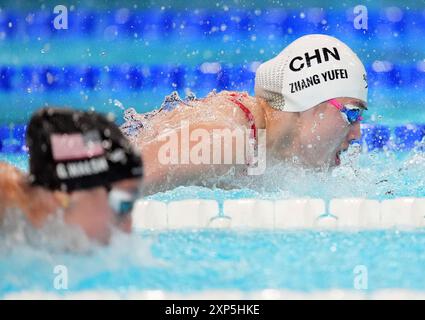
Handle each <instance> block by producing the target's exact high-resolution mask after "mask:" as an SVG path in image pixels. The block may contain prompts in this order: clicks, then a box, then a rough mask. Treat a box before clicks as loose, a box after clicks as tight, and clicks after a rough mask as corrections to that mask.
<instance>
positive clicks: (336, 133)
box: [300, 98, 364, 167]
mask: <svg viewBox="0 0 425 320" xmlns="http://www.w3.org/2000/svg"><path fill="white" fill-rule="evenodd" d="M336 100H337V101H339V102H340V103H342V104H347V103H349V104H352V105H356V106H359V107H362V106H364V102H363V101H361V100H358V99H352V98H337V99H336ZM301 126H302V127H301V136H300V157H301V161H302V162H303V163H304V164H306V165H308V166H312V167H321V166H330V167H333V166H338V165H339V164H340V154H341V153H342V152H344V151H346V150H347V149H348V147H349V145H350V142H351V141H353V140H357V139H360V137H361V132H360V121H357V122H355V123H353V124H348V123H347V122H346V121H345V120H344V118H343V116H342V114H341V112H340V111H339V110H338V109H337V108H335V107H334V106H333V105H331V104H330V103H328V102H325V103H322V104H320V105H318V106H317V107H315V108H313V109H311V110H308V111H306V112H303V114H302V116H301Z"/></svg>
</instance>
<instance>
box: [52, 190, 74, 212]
mask: <svg viewBox="0 0 425 320" xmlns="http://www.w3.org/2000/svg"><path fill="white" fill-rule="evenodd" d="M53 197H54V198H55V199H56V201H57V202H58V203H59V204H60V206H61V208H63V209H68V208H69V206H70V202H71V201H70V196H69V194H68V193H66V192H62V191H53Z"/></svg>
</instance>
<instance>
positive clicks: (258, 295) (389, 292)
mask: <svg viewBox="0 0 425 320" xmlns="http://www.w3.org/2000/svg"><path fill="white" fill-rule="evenodd" d="M4 299H5V300H32V299H37V300H38V299H41V300H60V299H66V300H122V299H125V300H425V291H413V290H404V289H384V290H377V291H371V292H368V291H360V290H339V289H331V290H323V291H313V292H301V291H291V290H276V289H265V290H259V291H251V292H243V291H239V290H209V291H208V290H207V291H199V292H198V291H196V292H193V293H178V292H168V291H162V290H142V291H128V292H126V293H123V292H120V293H118V292H116V291H112V290H88V291H80V292H67V293H64V294H58V293H53V292H45V291H21V292H16V293H10V294H8V295H6V296H5V297H4Z"/></svg>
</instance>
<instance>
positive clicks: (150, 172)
mask: <svg viewBox="0 0 425 320" xmlns="http://www.w3.org/2000/svg"><path fill="white" fill-rule="evenodd" d="M223 129H229V128H228V126H227V125H223V124H222V123H219V122H211V121H208V122H205V123H198V124H197V125H196V127H195V126H193V127H192V126H191V127H190V129H189V131H188V133H189V134H187V132H186V133H185V132H184V129H181V128H179V129H176V130H173V135H172V136H173V137H174V138H171V136H170V134H169V135H167V136H164V135H162V137H163V138H162V139H161V138H160V137H156V138H155V139H151V140H148V141H143V140H142V141H140V144H139V145H140V147H141V152H142V155H143V161H144V173H145V175H144V179H143V185H144V186H145V188H144V189H145V192H146V193H154V192H158V191H163V190H167V189H170V188H174V187H177V186H180V185H185V184H187V183H189V182H190V183H193V184H196V183H194V182H196V181H197V180H202V178H203V177H209V176H213V175H214V174H215V175H220V174H224V173H225V172H227V171H228V170H229V169H231V167H232V166H233V165H231V164H227V165H226V164H221V165H214V164H195V163H193V162H192V161H191V159H190V150H192V148H193V147H194V146H195V145H197V144H199V141H200V140H195V141H190V142H189V144H188V148H187V147H183V148H182V144H181V140H182V139H181V138H183V139H184V138H185V137H186V138H188V137H187V136H191V135H192V134H196V132H194V130H199V131H198V132H205V133H208V135H209V136H210V138H211V137H212V134H213V130H223ZM186 130H187V129H186ZM173 142H176V143H175V144H173ZM224 148H225V146H222V154H224ZM167 149H168V150H169V151H173V152H175V155H176V157H175V158H174V160H176V161H173V162H172V161H171V158H170V157H169V155H168V157H165V150H167ZM182 149H183V150H185V149H189V154H187V152H186V154H182V152H181V150H182ZM233 150H235V149H233ZM185 156H186V157H185ZM233 157H235V154H234V155H233ZM233 163H235V162H234V161H233Z"/></svg>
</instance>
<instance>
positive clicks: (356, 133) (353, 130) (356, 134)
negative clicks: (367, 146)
mask: <svg viewBox="0 0 425 320" xmlns="http://www.w3.org/2000/svg"><path fill="white" fill-rule="evenodd" d="M361 137H362V132H361V130H360V121H357V122H356V123H353V124H352V125H351V126H350V131H349V132H348V141H352V140H359V139H360V138H361Z"/></svg>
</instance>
